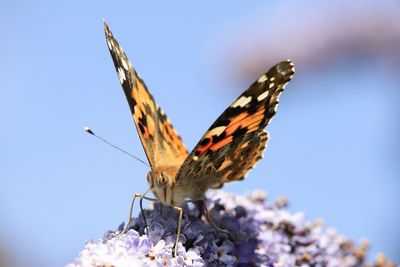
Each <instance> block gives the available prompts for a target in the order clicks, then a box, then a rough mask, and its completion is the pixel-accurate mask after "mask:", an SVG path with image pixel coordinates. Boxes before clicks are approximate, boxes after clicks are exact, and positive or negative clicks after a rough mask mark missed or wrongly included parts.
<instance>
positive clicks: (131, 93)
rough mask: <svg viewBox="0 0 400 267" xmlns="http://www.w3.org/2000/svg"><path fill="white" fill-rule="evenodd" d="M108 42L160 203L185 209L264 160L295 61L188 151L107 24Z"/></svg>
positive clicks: (254, 88) (259, 84)
mask: <svg viewBox="0 0 400 267" xmlns="http://www.w3.org/2000/svg"><path fill="white" fill-rule="evenodd" d="M104 26H105V34H106V39H107V45H108V48H109V51H110V54H111V57H112V59H113V61H114V66H115V69H116V71H117V74H118V77H119V80H120V82H121V84H122V88H123V89H124V93H125V96H126V98H127V100H128V104H129V107H130V109H131V113H132V117H133V120H134V123H135V126H136V129H137V131H138V134H139V137H140V140H141V143H142V145H143V148H144V151H145V153H146V156H147V159H148V161H149V163H150V166H151V171H150V172H149V173H148V175H147V181H148V183H149V185H150V189H151V191H152V192H153V194H154V195H155V197H156V198H157V200H158V201H159V202H161V203H164V204H167V205H170V206H173V207H182V206H183V204H184V203H185V202H186V201H189V200H190V201H196V200H202V199H204V195H205V192H206V191H207V190H208V189H209V188H219V187H221V186H223V185H224V184H225V183H227V182H232V181H238V180H241V179H243V178H244V177H245V175H246V174H247V172H248V171H249V170H250V169H251V168H253V167H254V165H255V163H256V162H257V161H258V160H259V159H261V157H262V153H263V151H264V149H265V147H266V143H267V140H268V133H267V132H266V131H265V130H264V128H265V127H266V126H267V125H268V123H269V122H270V121H271V119H272V117H273V116H274V115H275V113H276V109H277V105H278V103H279V96H280V94H281V93H282V91H283V90H284V88H285V86H286V84H287V83H288V82H289V81H290V79H291V78H292V76H293V74H294V66H293V63H292V62H291V61H290V60H286V61H282V62H281V63H278V64H277V65H275V66H273V67H272V68H271V69H270V70H269V71H268V72H266V73H265V74H264V75H262V76H261V77H260V78H259V79H258V80H257V81H255V82H254V83H253V84H252V85H250V87H249V88H248V89H247V90H246V91H244V92H243V93H242V94H241V95H240V96H239V97H238V98H237V99H236V100H235V101H234V102H233V103H232V104H231V105H230V106H229V107H228V108H227V109H226V110H225V111H224V112H223V113H222V114H221V115H220V117H219V118H218V119H217V120H216V121H215V122H214V123H213V124H212V125H211V127H210V128H209V129H208V130H207V132H206V133H205V134H204V135H203V137H202V138H201V139H200V141H199V143H198V144H197V145H196V146H195V148H194V149H193V150H192V151H191V152H190V153H188V151H187V150H186V148H185V145H184V144H183V142H182V140H181V138H180V137H179V135H178V133H177V132H176V130H175V129H174V128H173V126H172V124H171V123H170V121H169V120H168V118H167V116H166V115H165V113H164V111H163V110H162V109H161V108H160V107H159V106H158V105H157V104H156V103H155V101H154V98H153V96H152V95H151V93H150V92H149V90H148V89H147V87H146V85H145V84H144V82H143V80H142V79H141V78H140V77H139V75H138V74H137V73H136V71H135V69H134V68H133V67H132V64H131V63H130V62H129V60H128V58H127V56H126V54H125V52H124V51H123V49H122V48H121V47H120V46H119V44H118V42H117V41H116V40H115V38H114V36H113V34H112V33H111V31H110V29H109V28H108V26H107V24H105V23H104Z"/></svg>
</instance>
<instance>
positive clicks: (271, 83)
mask: <svg viewBox="0 0 400 267" xmlns="http://www.w3.org/2000/svg"><path fill="white" fill-rule="evenodd" d="M293 74H294V65H293V63H292V62H291V61H290V60H287V61H283V62H281V63H279V64H277V65H275V66H274V67H272V68H271V69H270V70H269V71H268V72H267V73H265V74H264V75H263V76H261V77H260V78H259V79H258V80H257V81H256V82H254V83H253V84H252V85H251V86H250V87H249V88H248V89H247V90H246V91H245V92H244V93H243V94H242V95H240V96H239V97H238V98H237V99H236V100H235V101H234V102H233V103H232V104H231V105H230V106H229V107H228V108H227V109H226V110H225V111H224V112H223V113H222V115H221V116H220V117H219V118H218V119H217V120H216V121H215V122H214V123H213V124H212V125H211V127H210V128H209V129H208V131H207V132H206V133H205V134H204V135H203V137H202V138H201V140H200V141H199V143H198V144H197V145H196V147H195V148H194V149H193V151H192V152H191V153H190V155H189V156H188V157H187V158H186V160H185V161H184V162H183V164H182V166H181V167H180V169H179V171H178V173H177V177H176V182H177V184H178V183H179V184H181V185H183V187H185V186H184V185H185V184H186V183H191V184H193V183H197V184H201V185H203V187H204V184H206V186H205V187H207V188H209V187H214V188H216V187H221V186H222V185H223V184H224V183H226V182H230V181H236V180H240V179H243V178H244V176H245V174H246V173H247V172H248V171H249V170H250V169H251V168H252V167H253V166H254V165H255V163H256V162H257V161H258V160H259V159H260V158H261V157H262V152H263V150H264V149H265V147H266V142H267V140H268V133H267V132H266V131H264V128H265V127H266V126H267V125H268V123H269V122H270V121H271V119H272V117H273V116H274V115H275V113H276V110H277V105H278V103H279V96H280V94H281V93H282V91H283V90H284V88H285V86H286V84H287V83H288V82H289V81H290V79H291V78H292V76H293Z"/></svg>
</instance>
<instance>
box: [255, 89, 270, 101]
mask: <svg viewBox="0 0 400 267" xmlns="http://www.w3.org/2000/svg"><path fill="white" fill-rule="evenodd" d="M268 94H269V91H265V92H264V93H262V94H261V95H259V96H258V97H257V101H258V102H261V101H263V100H264V99H265V98H266V97H267V96H268Z"/></svg>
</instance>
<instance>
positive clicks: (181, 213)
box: [174, 207, 183, 257]
mask: <svg viewBox="0 0 400 267" xmlns="http://www.w3.org/2000/svg"><path fill="white" fill-rule="evenodd" d="M174 209H176V210H177V211H178V212H179V219H178V230H177V233H176V241H175V249H174V256H175V257H176V255H177V252H178V242H179V238H180V236H181V227H182V217H183V209H182V208H181V207H174Z"/></svg>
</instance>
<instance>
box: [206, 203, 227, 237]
mask: <svg viewBox="0 0 400 267" xmlns="http://www.w3.org/2000/svg"><path fill="white" fill-rule="evenodd" d="M204 211H205V215H206V219H207V221H208V222H209V223H210V224H211V225H212V226H213V227H214V229H215V230H217V231H218V232H221V233H225V234H229V231H228V230H226V229H222V228H220V227H218V226H217V225H216V224H215V223H214V222H213V220H212V219H211V217H210V213H209V212H208V209H207V206H206V205H204Z"/></svg>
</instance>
